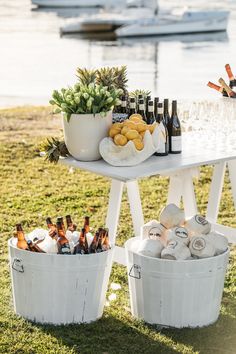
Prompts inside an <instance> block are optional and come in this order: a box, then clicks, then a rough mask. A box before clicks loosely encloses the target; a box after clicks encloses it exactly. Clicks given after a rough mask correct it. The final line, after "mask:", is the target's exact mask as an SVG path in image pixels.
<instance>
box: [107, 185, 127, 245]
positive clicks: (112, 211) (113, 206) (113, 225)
mask: <svg viewBox="0 0 236 354" xmlns="http://www.w3.org/2000/svg"><path fill="white" fill-rule="evenodd" d="M123 188H124V183H123V182H120V181H117V180H115V179H113V180H112V182H111V190H110V196H109V204H108V211H107V218H106V227H108V228H109V235H110V243H111V245H114V244H115V241H116V233H117V226H118V222H119V216H120V207H121V199H122V194H123Z"/></svg>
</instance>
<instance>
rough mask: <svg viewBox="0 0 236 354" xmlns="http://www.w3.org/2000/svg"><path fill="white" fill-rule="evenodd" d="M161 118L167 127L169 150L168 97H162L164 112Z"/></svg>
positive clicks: (168, 147) (168, 146)
mask: <svg viewBox="0 0 236 354" xmlns="http://www.w3.org/2000/svg"><path fill="white" fill-rule="evenodd" d="M163 120H164V122H165V125H166V129H167V134H168V139H167V151H168V152H169V150H170V143H169V132H168V126H169V124H170V114H169V100H168V98H165V99H164V113H163Z"/></svg>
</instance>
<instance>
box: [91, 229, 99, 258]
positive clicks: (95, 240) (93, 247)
mask: <svg viewBox="0 0 236 354" xmlns="http://www.w3.org/2000/svg"><path fill="white" fill-rule="evenodd" d="M98 241H99V232H98V231H97V232H96V233H95V235H94V238H93V241H92V243H91V245H90V247H89V253H96V252H97V247H98Z"/></svg>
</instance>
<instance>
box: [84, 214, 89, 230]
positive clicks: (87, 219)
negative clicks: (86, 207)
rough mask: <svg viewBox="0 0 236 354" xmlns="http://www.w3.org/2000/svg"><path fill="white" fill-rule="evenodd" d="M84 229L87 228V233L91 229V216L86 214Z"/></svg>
mask: <svg viewBox="0 0 236 354" xmlns="http://www.w3.org/2000/svg"><path fill="white" fill-rule="evenodd" d="M84 229H85V232H86V233H88V232H89V231H90V226H89V216H85V218H84Z"/></svg>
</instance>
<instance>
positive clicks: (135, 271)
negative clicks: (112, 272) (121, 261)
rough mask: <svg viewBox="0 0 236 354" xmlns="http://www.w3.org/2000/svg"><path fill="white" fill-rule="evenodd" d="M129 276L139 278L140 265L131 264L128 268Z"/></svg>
mask: <svg viewBox="0 0 236 354" xmlns="http://www.w3.org/2000/svg"><path fill="white" fill-rule="evenodd" d="M132 272H133V274H132ZM129 276H130V277H131V278H135V279H141V267H140V266H139V265H137V264H133V265H132V267H131V268H130V271H129Z"/></svg>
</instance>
